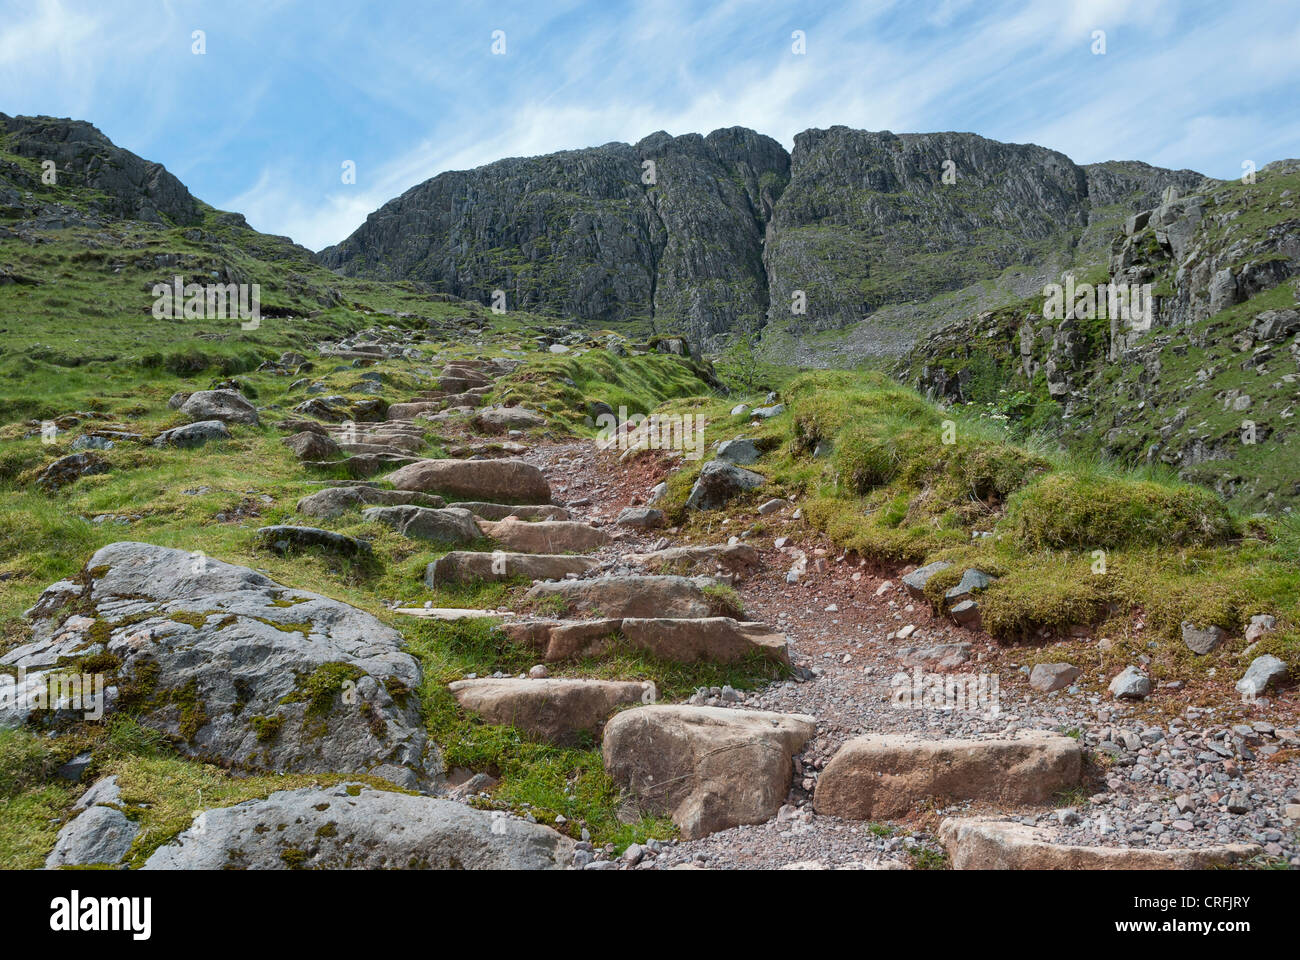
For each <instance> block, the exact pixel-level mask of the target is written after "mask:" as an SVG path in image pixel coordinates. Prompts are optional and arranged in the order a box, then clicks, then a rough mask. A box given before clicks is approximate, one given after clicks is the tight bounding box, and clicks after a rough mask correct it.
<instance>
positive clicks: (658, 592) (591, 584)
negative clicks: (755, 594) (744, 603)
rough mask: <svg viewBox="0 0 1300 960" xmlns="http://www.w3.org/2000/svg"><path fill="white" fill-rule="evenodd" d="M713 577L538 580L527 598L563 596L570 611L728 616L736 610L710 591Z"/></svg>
mask: <svg viewBox="0 0 1300 960" xmlns="http://www.w3.org/2000/svg"><path fill="white" fill-rule="evenodd" d="M713 584H714V581H713V580H712V578H710V577H694V578H690V579H688V578H686V577H660V576H631V577H595V578H593V579H590V580H567V581H562V582H559V583H539V584H536V585H535V586H534V587H533V588H532V589H531V590H529V591H528V593H527V594H525V595H524V599H525V600H531V601H538V600H546V599H548V598H550V597H559V598H560V599H562V600H563V601H564V602H565V604H566V606H567V609H568V612H569V613H582V614H588V615H592V616H601V617H616V618H619V619H621V618H623V617H725V616H730V615H731V614H733V613H735V611H734V610H733V609H732V607H731V604H730V603H728V602H727V601H726V600H725V599H724V598H723V597H721V596H719V595H717V594H713V593H709V592H707V591H706V589H705V588H706V587H708V586H710V585H713Z"/></svg>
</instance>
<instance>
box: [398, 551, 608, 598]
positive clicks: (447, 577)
mask: <svg viewBox="0 0 1300 960" xmlns="http://www.w3.org/2000/svg"><path fill="white" fill-rule="evenodd" d="M595 566H596V561H595V560H592V559H590V558H588V557H574V556H569V555H568V554H555V553H506V552H504V551H501V550H495V551H493V552H492V553H477V552H474V551H469V550H454V551H452V552H451V553H448V554H444V555H443V556H441V557H439V558H438V559H437V560H435V561H433V563H431V564H429V565H428V566H427V567H425V570H424V582H425V585H426V586H428V587H430V588H436V587H439V586H441V585H442V584H446V583H471V582H473V581H475V580H481V581H484V582H493V581H497V580H510V579H512V578H514V577H524V578H525V579H528V580H554V579H559V578H560V577H564V576H568V575H569V574H570V573H576V574H583V573H587V572H588V571H590V570H592V569H593V568H595ZM538 586H544V584H539V585H538ZM533 589H536V587H534V588H533Z"/></svg>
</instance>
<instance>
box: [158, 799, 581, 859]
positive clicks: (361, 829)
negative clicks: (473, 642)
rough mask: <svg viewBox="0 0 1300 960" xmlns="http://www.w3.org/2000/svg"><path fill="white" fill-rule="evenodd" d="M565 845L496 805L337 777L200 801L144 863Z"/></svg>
mask: <svg viewBox="0 0 1300 960" xmlns="http://www.w3.org/2000/svg"><path fill="white" fill-rule="evenodd" d="M573 849H574V843H573V841H572V840H570V839H568V838H567V837H565V836H563V835H562V834H560V833H557V832H556V831H554V830H552V829H550V828H549V827H543V826H541V825H540V824H536V823H528V822H527V821H524V820H519V819H517V818H515V817H512V816H510V815H508V814H506V813H503V812H500V811H493V812H488V811H484V810H475V809H473V808H472V807H469V806H466V805H465V804H463V803H456V802H455V801H454V800H440V799H437V798H434V797H427V796H413V795H411V794H405V793H396V792H393V791H388V790H380V789H377V788H375V787H373V786H370V785H369V784H363V783H344V784H339V785H338V786H333V787H304V788H302V789H300V790H281V791H278V792H276V793H273V794H271V795H270V796H269V797H267V798H266V799H264V800H249V801H247V802H245V803H240V804H236V805H235V806H233V807H221V808H218V809H215V810H205V811H203V812H202V813H200V814H199V815H198V816H197V817H196V818H195V820H194V823H193V825H192V826H190V828H189V829H188V830H185V831H184V832H182V833H181V834H180V835H179V836H177V837H176V838H175V839H174V840H172V841H170V842H169V843H166V844H164V845H163V846H161V847H159V848H158V849H157V850H156V851H155V852H154V854H153V855H152V856H151V857H150V858H149V859H148V861H147V862H146V863H145V865H144V869H146V870H229V869H232V868H233V869H243V870H285V869H350V870H376V869H389V870H391V869H404V870H559V869H563V868H564V867H567V866H569V865H570V864H571V863H572V862H573Z"/></svg>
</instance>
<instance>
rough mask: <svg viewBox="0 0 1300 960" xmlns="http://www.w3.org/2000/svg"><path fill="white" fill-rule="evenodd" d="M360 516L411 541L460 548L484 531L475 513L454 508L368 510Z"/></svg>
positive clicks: (369, 508)
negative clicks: (430, 541)
mask: <svg viewBox="0 0 1300 960" xmlns="http://www.w3.org/2000/svg"><path fill="white" fill-rule="evenodd" d="M361 516H362V517H364V518H365V519H367V520H372V521H376V522H378V523H386V524H388V525H389V526H390V527H392V528H393V529H394V530H396V531H397V532H398V533H400V534H401V535H402V536H404V537H410V538H411V539H413V540H432V541H435V542H437V543H450V544H457V545H459V544H466V543H473V542H474V541H475V540H478V539H479V538H480V537H482V536H483V531H481V530H480V529H479V526H478V524H477V523H475V522H474V514H472V513H470V512H469V511H468V510H458V509H456V508H454V507H447V508H444V509H442V510H435V509H433V508H430V507H417V506H398V507H367V508H366V509H364V510H362V511H361Z"/></svg>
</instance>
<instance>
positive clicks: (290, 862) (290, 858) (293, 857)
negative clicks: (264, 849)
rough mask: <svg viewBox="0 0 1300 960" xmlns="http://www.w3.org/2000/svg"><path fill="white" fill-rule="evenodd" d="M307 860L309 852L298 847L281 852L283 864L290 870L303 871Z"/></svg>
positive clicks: (287, 848) (286, 848)
mask: <svg viewBox="0 0 1300 960" xmlns="http://www.w3.org/2000/svg"><path fill="white" fill-rule="evenodd" d="M307 859H308V857H307V852H306V851H305V850H299V849H298V848H297V847H285V848H284V849H283V850H281V851H280V860H281V862H282V863H283V864H284V865H285V866H286V867H288V868H289V869H290V870H301V869H302V868H303V865H304V864H305V863H306V862H307Z"/></svg>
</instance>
